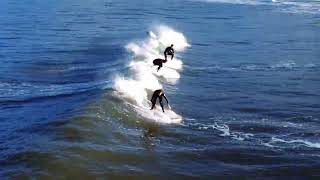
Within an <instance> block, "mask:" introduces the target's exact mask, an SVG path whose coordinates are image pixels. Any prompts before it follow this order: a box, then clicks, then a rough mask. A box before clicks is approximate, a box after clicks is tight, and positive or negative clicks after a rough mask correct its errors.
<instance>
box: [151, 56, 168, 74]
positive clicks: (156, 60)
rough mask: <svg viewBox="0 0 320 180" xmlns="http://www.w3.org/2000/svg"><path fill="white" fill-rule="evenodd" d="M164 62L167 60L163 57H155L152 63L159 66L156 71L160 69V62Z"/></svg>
mask: <svg viewBox="0 0 320 180" xmlns="http://www.w3.org/2000/svg"><path fill="white" fill-rule="evenodd" d="M166 62H167V60H164V59H155V60H153V65H155V66H159V67H158V70H157V72H158V71H159V70H160V68H162V64H163V63H166Z"/></svg>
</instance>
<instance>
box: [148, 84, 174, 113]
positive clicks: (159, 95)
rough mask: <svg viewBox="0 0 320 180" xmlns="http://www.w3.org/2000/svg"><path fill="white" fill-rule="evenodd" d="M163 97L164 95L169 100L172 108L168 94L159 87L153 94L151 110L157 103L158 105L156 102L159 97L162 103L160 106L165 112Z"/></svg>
mask: <svg viewBox="0 0 320 180" xmlns="http://www.w3.org/2000/svg"><path fill="white" fill-rule="evenodd" d="M162 97H164V99H165V100H166V101H167V105H168V107H169V108H170V106H169V102H168V99H167V98H166V96H165V95H164V92H163V90H162V89H158V90H155V91H154V92H153V95H152V98H151V100H150V101H151V103H152V107H151V109H150V110H152V109H153V108H154V107H155V105H156V102H157V98H159V103H160V106H161V108H162V111H163V112H164V109H163V104H162Z"/></svg>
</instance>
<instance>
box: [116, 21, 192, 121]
mask: <svg viewBox="0 0 320 180" xmlns="http://www.w3.org/2000/svg"><path fill="white" fill-rule="evenodd" d="M171 44H174V49H175V51H176V54H178V53H179V52H181V51H183V50H185V49H186V48H187V47H188V46H190V45H189V44H188V43H187V40H186V38H185V37H184V36H183V34H182V33H179V32H177V31H175V30H173V29H172V28H170V27H168V26H164V25H160V26H157V27H155V28H154V30H152V31H149V32H148V37H147V38H146V39H143V40H138V41H135V42H131V43H129V44H128V45H127V46H126V49H127V50H128V51H129V52H131V53H132V54H133V56H132V59H131V61H130V62H129V64H128V65H129V73H128V74H129V75H128V76H126V77H124V76H121V75H118V76H117V77H116V78H115V79H114V88H115V90H116V91H117V93H118V94H119V95H120V96H121V97H122V98H124V99H125V100H126V101H127V102H128V103H129V104H131V105H132V106H133V107H134V109H135V110H136V111H137V113H138V114H139V115H141V116H143V117H144V118H146V119H150V120H153V121H155V122H158V123H179V122H180V121H181V120H182V117H181V116H180V115H178V114H176V113H175V112H174V111H172V110H168V109H167V110H165V111H166V112H165V113H163V112H162V110H161V108H160V107H157V106H156V109H154V110H152V111H150V106H151V105H150V104H149V103H150V101H149V100H148V97H149V98H150V96H151V93H152V92H153V91H155V90H157V89H161V88H162V85H161V84H160V82H159V77H161V78H162V79H163V80H165V81H166V82H167V83H171V84H174V83H176V82H177V80H178V79H179V78H180V73H179V72H180V71H182V61H181V60H180V59H178V58H177V57H176V56H175V58H174V59H173V60H168V62H167V63H165V64H164V67H162V68H161V69H160V70H159V72H157V66H153V60H154V59H156V58H163V59H164V55H163V51H164V49H165V48H166V47H167V46H169V45H171ZM169 58H170V56H169Z"/></svg>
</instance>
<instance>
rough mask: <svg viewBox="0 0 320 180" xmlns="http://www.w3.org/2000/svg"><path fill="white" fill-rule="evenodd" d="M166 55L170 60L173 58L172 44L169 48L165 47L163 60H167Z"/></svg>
mask: <svg viewBox="0 0 320 180" xmlns="http://www.w3.org/2000/svg"><path fill="white" fill-rule="evenodd" d="M167 55H171V60H172V59H173V56H174V49H173V44H171V46H169V47H167V48H166V49H165V50H164V58H165V60H167Z"/></svg>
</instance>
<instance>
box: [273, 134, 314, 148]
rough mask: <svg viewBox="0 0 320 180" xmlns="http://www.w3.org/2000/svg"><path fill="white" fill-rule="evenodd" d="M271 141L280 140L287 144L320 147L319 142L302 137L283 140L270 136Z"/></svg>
mask: <svg viewBox="0 0 320 180" xmlns="http://www.w3.org/2000/svg"><path fill="white" fill-rule="evenodd" d="M271 142H281V143H288V144H301V145H304V146H307V147H311V148H320V143H313V142H310V141H306V140H302V139H297V140H284V139H280V138H275V137H272V139H271Z"/></svg>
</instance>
